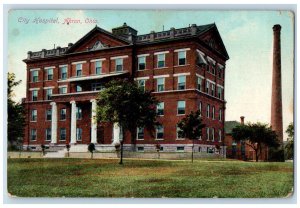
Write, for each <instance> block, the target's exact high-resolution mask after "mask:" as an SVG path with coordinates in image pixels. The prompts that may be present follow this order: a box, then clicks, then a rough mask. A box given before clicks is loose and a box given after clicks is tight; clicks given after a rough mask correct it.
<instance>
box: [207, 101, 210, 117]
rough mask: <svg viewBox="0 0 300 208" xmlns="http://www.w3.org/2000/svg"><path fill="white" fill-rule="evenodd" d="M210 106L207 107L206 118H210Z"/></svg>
mask: <svg viewBox="0 0 300 208" xmlns="http://www.w3.org/2000/svg"><path fill="white" fill-rule="evenodd" d="M209 108H210V106H209V104H207V107H206V117H207V118H209V111H210V109H209Z"/></svg>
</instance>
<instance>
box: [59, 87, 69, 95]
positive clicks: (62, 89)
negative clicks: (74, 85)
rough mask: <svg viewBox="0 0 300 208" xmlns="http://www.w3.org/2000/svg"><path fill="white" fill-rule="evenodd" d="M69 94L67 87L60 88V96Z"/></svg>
mask: <svg viewBox="0 0 300 208" xmlns="http://www.w3.org/2000/svg"><path fill="white" fill-rule="evenodd" d="M66 93H67V87H60V88H59V94H66Z"/></svg>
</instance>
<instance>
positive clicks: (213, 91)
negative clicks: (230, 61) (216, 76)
mask: <svg viewBox="0 0 300 208" xmlns="http://www.w3.org/2000/svg"><path fill="white" fill-rule="evenodd" d="M211 95H212V96H215V84H213V83H211Z"/></svg>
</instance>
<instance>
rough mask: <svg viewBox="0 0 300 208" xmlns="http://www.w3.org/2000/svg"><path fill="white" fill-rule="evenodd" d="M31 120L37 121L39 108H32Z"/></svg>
mask: <svg viewBox="0 0 300 208" xmlns="http://www.w3.org/2000/svg"><path fill="white" fill-rule="evenodd" d="M31 121H37V110H36V109H33V110H31Z"/></svg>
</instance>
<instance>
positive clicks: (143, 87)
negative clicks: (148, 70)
mask: <svg viewBox="0 0 300 208" xmlns="http://www.w3.org/2000/svg"><path fill="white" fill-rule="evenodd" d="M137 83H138V86H139V87H140V88H142V89H143V90H144V91H145V84H146V80H145V79H140V80H138V82H137Z"/></svg>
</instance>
